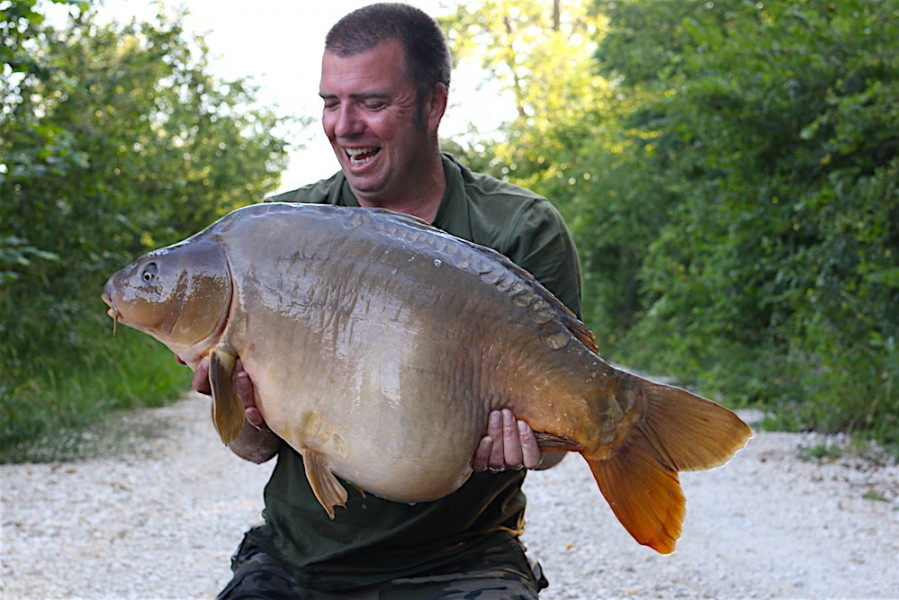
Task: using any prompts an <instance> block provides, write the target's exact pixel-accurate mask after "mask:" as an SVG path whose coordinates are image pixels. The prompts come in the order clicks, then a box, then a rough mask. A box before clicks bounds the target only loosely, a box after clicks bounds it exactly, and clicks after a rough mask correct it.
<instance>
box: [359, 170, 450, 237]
mask: <svg viewBox="0 0 899 600" xmlns="http://www.w3.org/2000/svg"><path fill="white" fill-rule="evenodd" d="M445 191H446V174H445V173H444V169H443V160H442V158H440V159H439V162H438V164H437V165H436V166H435V168H433V169H430V174H429V175H428V176H426V177H423V178H421V179H420V181H419V183H417V184H416V185H415V186H413V187H410V188H409V189H408V190H407V191H405V192H404V193H403V194H402V196H399V197H392V198H386V199H383V200H382V199H380V198H378V199H372V198H365V197H363V196H360V195H358V194H357V198H358V200H359V205H360V206H364V207H366V208H386V209H389V210H393V211H396V212H401V213H406V214H408V215H413V216H416V217H418V218H419V219H422V220H424V221H426V222H428V223H433V222H434V219H436V218H437V211H439V210H440V203H441V202H442V201H443V194H444V192H445Z"/></svg>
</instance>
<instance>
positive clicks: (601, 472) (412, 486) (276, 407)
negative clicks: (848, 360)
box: [103, 203, 751, 553]
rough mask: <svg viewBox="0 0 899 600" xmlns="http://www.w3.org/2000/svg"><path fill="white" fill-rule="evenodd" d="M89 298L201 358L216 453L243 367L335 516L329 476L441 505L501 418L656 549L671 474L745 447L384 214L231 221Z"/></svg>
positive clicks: (519, 279)
mask: <svg viewBox="0 0 899 600" xmlns="http://www.w3.org/2000/svg"><path fill="white" fill-rule="evenodd" d="M103 300H104V301H105V302H106V303H107V304H108V305H109V307H110V308H109V311H108V312H109V315H110V316H111V317H112V318H113V319H114V320H115V322H116V323H118V322H122V323H124V324H125V325H128V326H130V327H133V328H135V329H138V330H140V331H143V332H146V333H148V334H149V335H151V336H153V337H154V338H156V339H157V340H159V341H160V342H162V343H163V344H165V345H166V346H168V347H169V348H170V349H171V350H172V351H173V352H175V353H176V354H177V355H178V356H179V357H180V358H181V359H182V360H183V361H184V362H185V363H186V364H188V365H189V366H191V367H193V368H196V366H197V365H198V363H199V362H200V361H201V360H202V359H203V358H204V357H207V356H208V357H209V358H210V380H211V385H212V392H213V404H214V421H215V425H216V428H217V429H218V432H219V435H220V436H221V438H222V441H223V442H224V443H225V444H228V443H230V442H232V441H233V440H234V439H235V438H236V436H237V434H238V432H239V431H240V429H241V427H242V426H243V422H244V411H243V405H242V403H241V401H240V399H239V398H238V397H237V394H236V393H235V391H234V389H233V386H232V377H231V375H232V371H233V369H234V364H235V361H236V360H237V359H238V358H240V359H241V360H242V361H243V365H244V368H245V369H246V371H247V373H248V374H249V376H250V378H251V379H252V381H253V382H254V383H255V385H256V388H257V391H258V397H259V409H260V411H261V412H262V414H263V416H264V417H265V420H266V423H267V424H268V426H269V427H270V428H271V430H272V431H274V432H275V433H276V434H277V435H279V436H280V437H282V438H283V439H284V440H286V442H287V443H289V444H290V445H291V446H292V447H293V448H295V449H296V450H297V451H298V452H299V453H300V454H302V455H303V459H304V464H305V469H306V476H307V477H308V479H309V482H310V484H311V486H312V488H313V490H314V492H315V494H316V497H317V498H318V500H319V501H320V502H321V504H322V506H323V507H324V509H325V510H326V511H327V512H328V513H329V515H331V517H332V518H333V517H334V514H335V512H334V507H335V506H339V505H343V503H344V502H345V501H346V498H347V492H346V489H345V488H344V485H343V483H342V482H341V481H339V480H338V479H337V477H338V476H339V477H340V478H342V479H343V480H345V481H346V482H349V483H351V484H352V485H355V486H357V487H359V488H360V489H362V490H364V491H366V492H369V493H372V494H375V495H377V496H380V497H383V498H385V499H388V500H394V501H397V502H407V503H411V502H424V501H430V500H436V499H438V498H441V497H443V496H445V495H447V494H450V493H451V492H453V491H454V490H456V489H457V488H458V487H459V486H461V485H462V483H464V482H465V480H466V479H467V478H468V477H469V475H470V474H471V465H470V463H471V460H472V457H473V455H474V452H475V448H476V447H477V445H478V443H479V441H480V439H481V437H482V436H483V435H484V432H485V430H486V424H487V415H488V413H489V412H490V411H491V410H492V409H501V408H509V409H511V410H512V411H513V412H514V413H515V415H516V416H517V417H518V418H519V419H522V420H524V421H526V422H527V423H528V424H529V425H530V426H531V427H532V428H533V430H534V431H535V432H537V433H538V439H540V443H541V446H542V447H543V448H544V449H553V450H559V451H573V452H579V453H580V454H581V455H582V456H583V457H584V458H585V459H586V461H587V463H588V464H589V465H590V469H591V471H592V472H593V475H594V477H595V479H596V481H597V483H598V484H599V488H600V490H601V491H602V494H603V495H604V496H605V498H606V500H607V501H608V502H609V504H610V505H611V507H612V510H613V511H614V513H615V514H616V516H617V517H618V519H619V520H620V521H621V523H622V524H623V525H624V527H625V528H626V529H627V530H628V531H629V532H630V533H631V535H632V536H633V537H634V538H635V539H636V540H637V541H638V542H640V543H641V544H645V545H648V546H650V547H652V548H654V549H655V550H657V551H659V552H662V553H669V552H672V551H673V550H674V547H675V542H676V541H677V538H678V537H679V536H680V531H681V523H682V521H683V518H684V513H685V500H684V496H683V493H682V491H681V487H680V483H679V481H678V471H682V470H699V469H709V468H712V467H716V466H719V465H722V464H723V463H725V462H726V461H728V460H729V459H730V458H731V456H732V455H733V454H734V453H735V452H736V451H738V450H739V449H740V448H742V447H743V446H744V445H745V444H746V442H747V440H748V439H749V438H750V436H751V430H750V428H749V427H748V426H747V425H746V424H745V423H744V422H743V421H741V420H740V419H739V418H738V417H737V416H736V415H735V414H734V413H733V412H731V411H729V410H727V409H725V408H723V407H721V406H719V405H718V404H715V403H713V402H710V401H708V400H705V399H703V398H700V397H699V396H696V395H694V394H692V393H690V392H688V391H685V390H683V389H680V388H676V387H671V386H667V385H662V384H659V383H655V382H652V381H649V380H647V379H644V378H641V377H638V376H636V375H634V374H631V373H628V372H626V371H624V370H622V369H620V368H618V367H616V366H614V365H612V364H610V363H608V362H606V361H604V360H603V359H602V358H601V357H600V355H599V353H598V351H597V348H596V344H595V342H594V338H593V335H592V334H591V333H590V331H589V330H588V329H587V328H586V326H585V325H584V324H583V323H581V322H580V321H579V320H578V319H577V318H575V317H574V316H573V315H572V314H571V313H570V312H569V311H568V310H566V309H565V307H564V306H563V305H562V304H561V302H559V301H558V300H557V299H556V298H555V297H554V296H553V295H552V294H551V293H550V292H548V291H547V290H546V289H545V288H544V287H543V286H541V285H540V284H539V283H538V282H537V281H536V280H535V279H534V278H533V277H531V276H530V275H529V274H527V273H526V272H525V271H523V270H522V269H520V268H519V267H517V266H516V265H514V264H513V263H512V262H511V261H509V260H508V259H506V258H505V257H503V256H501V255H500V254H498V253H496V252H494V251H493V250H490V249H487V248H484V247H481V246H477V245H475V244H471V243H469V242H466V241H463V240H460V239H458V238H455V237H453V236H450V235H448V234H446V233H444V232H441V231H439V230H437V229H435V228H433V227H430V226H429V225H427V224H425V223H424V222H422V221H420V220H418V219H416V218H414V217H410V216H407V215H401V214H397V213H393V212H389V211H383V210H372V209H364V208H363V209H353V208H340V207H333V206H318V205H303V204H286V203H262V204H255V205H251V206H247V207H245V208H241V209H239V210H236V211H234V212H232V213H230V214H228V215H226V216H224V217H223V218H221V219H220V220H219V221H217V222H215V223H214V224H212V225H211V226H209V227H208V228H207V229H205V230H204V231H202V232H200V233H198V234H196V235H194V236H192V237H190V238H188V239H186V240H184V241H183V242H180V243H178V244H174V245H172V246H169V247H167V248H162V249H160V250H156V251H154V252H151V253H150V254H148V255H146V256H144V257H143V258H141V259H139V260H137V261H136V262H134V263H133V264H131V265H130V266H128V267H126V268H125V269H123V270H122V271H120V272H118V273H116V274H115V275H113V276H112V277H111V278H110V279H109V281H108V282H107V284H106V287H105V290H104V293H103Z"/></svg>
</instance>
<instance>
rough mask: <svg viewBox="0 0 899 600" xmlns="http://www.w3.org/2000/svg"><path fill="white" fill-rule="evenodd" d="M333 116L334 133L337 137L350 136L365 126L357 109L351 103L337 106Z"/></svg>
mask: <svg viewBox="0 0 899 600" xmlns="http://www.w3.org/2000/svg"><path fill="white" fill-rule="evenodd" d="M333 118H334V122H333V127H334V135H335V136H337V137H351V136H353V135H355V134H358V133H360V132H361V131H362V130H363V129H364V128H365V124H364V122H363V121H362V119H361V115H360V114H359V110H358V109H357V108H356V107H354V106H352V105H350V106H347V105H343V106H341V107H340V108H338V109H337V111H335V114H334V115H333Z"/></svg>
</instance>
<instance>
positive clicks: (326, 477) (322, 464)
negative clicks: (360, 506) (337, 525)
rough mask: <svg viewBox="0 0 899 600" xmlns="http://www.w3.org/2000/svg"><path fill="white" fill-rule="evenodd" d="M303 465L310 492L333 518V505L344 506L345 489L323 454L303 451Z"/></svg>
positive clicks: (345, 498)
mask: <svg viewBox="0 0 899 600" xmlns="http://www.w3.org/2000/svg"><path fill="white" fill-rule="evenodd" d="M302 454H303V466H304V468H305V469H306V479H308V480H309V485H310V486H311V487H312V493H314V494H315V497H316V499H318V501H319V503H320V504H321V505H322V507H323V508H324V509H325V511H326V512H327V513H328V516H329V517H331V518H332V519H333V518H334V507H335V506H346V501H347V497H348V495H347V491H346V488H344V487H343V485H342V484H341V483H340V481H339V480H338V479H337V477H335V476H334V473H332V472H331V469H330V468H329V467H328V465H327V462H326V461H325V456H324V454H322V453H320V452H316V451H315V450H309V449H308V448H307V449H306V450H304V451H303V453H302Z"/></svg>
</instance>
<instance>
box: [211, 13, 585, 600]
mask: <svg viewBox="0 0 899 600" xmlns="http://www.w3.org/2000/svg"><path fill="white" fill-rule="evenodd" d="M450 70H451V62H450V55H449V50H448V48H447V45H446V40H445V38H444V36H443V33H442V32H441V31H440V28H439V26H438V25H437V23H436V22H435V21H434V20H433V19H432V18H431V17H429V16H428V15H427V14H425V13H423V12H421V11H420V10H418V9H416V8H412V7H410V6H407V5H402V4H375V5H371V6H368V7H365V8H362V9H359V10H357V11H354V12H352V13H350V14H348V15H347V16H345V17H344V18H343V19H341V20H340V21H339V22H338V23H337V24H335V25H334V27H333V28H332V29H331V31H330V32H329V34H328V36H327V38H326V41H325V52H324V56H323V59H322V73H321V84H320V88H319V94H320V95H321V98H322V101H323V103H324V105H323V111H322V125H323V127H324V130H325V133H326V134H327V137H328V139H329V141H330V143H331V146H332V148H333V150H334V153H335V154H336V156H337V159H338V160H339V162H340V167H341V169H340V171H339V172H338V173H336V174H335V175H333V176H332V177H330V178H328V179H326V180H323V181H319V182H316V183H313V184H310V185H308V186H304V187H302V188H300V189H298V190H294V191H292V192H288V193H285V194H281V195H279V196H277V197H274V198H270V199H269V200H273V201H282V202H312V203H327V204H333V205H338V206H363V207H371V208H386V209H390V210H394V211H398V212H403V213H408V214H412V215H415V216H417V217H420V218H421V219H423V220H425V221H427V222H429V223H432V224H433V225H434V226H436V227H438V228H441V229H443V230H444V231H447V232H449V233H451V234H453V235H455V236H458V237H461V238H464V239H467V240H469V241H473V242H475V243H478V244H481V245H484V246H489V247H491V248H494V249H495V250H497V251H499V252H501V253H503V254H505V255H506V256H508V257H509V258H510V259H512V260H513V261H514V262H516V263H517V264H518V265H520V266H521V267H523V268H525V269H526V270H528V271H529V272H530V273H532V274H533V275H534V276H535V277H536V278H537V279H538V280H539V281H540V282H541V283H542V284H543V285H544V286H546V287H547V288H548V289H549V290H550V291H552V292H553V293H554V294H555V295H556V296H557V297H559V299H560V300H562V302H563V303H564V304H565V305H566V306H568V308H569V309H571V310H572V311H573V312H574V313H576V314H579V311H580V274H579V267H578V260H577V254H576V252H575V248H574V244H573V242H572V240H571V236H570V234H569V233H568V230H567V228H566V227H565V224H564V223H563V221H562V219H561V217H560V216H559V214H558V212H557V211H556V210H555V209H554V208H553V207H552V205H551V204H550V203H549V202H548V201H547V200H546V199H545V198H541V197H539V196H537V195H536V194H534V193H532V192H530V191H528V190H526V189H523V188H521V187H517V186H514V185H511V184H508V183H505V182H502V181H500V180H497V179H494V178H492V177H489V176H487V175H483V174H478V173H474V172H472V171H471V170H469V169H467V168H466V167H464V166H463V165H462V164H460V163H459V162H458V161H457V160H456V159H455V158H454V157H452V156H450V155H449V154H445V153H442V152H441V150H440V145H439V141H438V133H437V131H438V127H439V125H440V121H441V119H442V118H443V114H444V111H445V110H446V106H447V98H448V94H449V85H450ZM453 318H460V316H457V315H447V319H453ZM461 318H464V316H461ZM390 354H391V350H390V348H385V349H384V355H385V360H389V357H390ZM297 368H302V364H298V365H297ZM237 385H238V389H239V390H241V397H242V399H243V402H244V405H245V407H246V420H247V424H246V425H245V426H244V428H243V430H242V431H241V434H240V437H239V438H238V440H237V441H236V442H234V443H233V444H232V445H231V446H230V448H231V450H232V451H234V452H235V453H236V454H237V455H239V456H241V457H243V458H246V459H247V460H253V461H255V462H263V461H266V460H269V459H270V458H272V457H274V456H276V455H277V457H278V458H277V460H278V462H277V465H276V467H275V469H274V472H273V473H272V478H271V480H270V482H269V484H268V485H267V486H266V489H265V511H264V513H263V517H264V521H265V522H264V524H263V525H261V526H260V527H256V528H254V529H252V530H250V531H249V532H248V533H247V534H246V536H245V538H244V541H243V543H242V544H241V545H240V547H239V548H238V551H237V553H236V554H235V556H234V558H233V560H232V569H233V571H234V577H233V579H232V581H231V582H230V583H229V584H228V586H227V587H226V588H225V589H224V590H223V591H222V593H221V594H220V596H219V597H220V598H229V599H234V598H310V599H331V598H360V599H361V598H397V599H399V598H416V599H417V598H469V597H477V598H479V599H489V598H495V599H500V598H501V599H503V600H508V599H511V598H536V597H537V594H538V592H539V590H540V589H541V588H542V587H545V585H546V580H545V579H544V578H543V576H542V574H541V573H540V569H539V566H538V565H536V563H534V562H532V561H529V560H528V559H527V558H526V556H525V553H524V548H523V547H522V545H521V543H520V542H519V539H518V538H519V536H520V534H521V533H522V531H523V528H524V507H525V497H524V494H523V493H522V491H521V484H522V482H523V481H524V477H525V473H526V471H527V470H528V469H537V468H548V467H550V466H553V465H554V464H556V463H558V462H559V460H560V459H561V456H562V454H561V453H555V454H552V453H550V454H546V455H543V454H542V453H541V450H540V448H539V446H538V445H537V442H536V440H535V436H534V432H533V431H531V429H530V427H528V426H527V425H526V424H525V423H524V422H522V421H518V420H517V419H516V418H515V416H514V415H513V414H512V413H511V412H509V411H508V410H505V411H501V412H499V411H497V412H493V413H491V414H490V416H489V419H488V422H487V423H485V424H484V433H485V435H484V438H483V439H482V441H481V444H480V446H479V447H478V450H477V452H476V453H475V456H473V457H472V467H473V469H474V470H475V471H476V472H475V474H474V475H473V476H472V477H471V478H470V479H469V480H468V481H467V483H465V485H463V486H462V487H461V488H460V489H459V490H457V491H456V492H454V493H453V494H451V495H449V496H447V497H445V498H443V499H441V500H438V501H436V502H426V503H419V504H416V505H406V504H400V503H395V502H388V501H386V500H381V499H379V498H377V497H373V496H371V495H363V494H361V493H359V492H358V491H357V490H355V489H353V488H351V487H349V489H348V492H349V495H350V497H349V500H348V502H347V505H346V509H345V510H340V511H339V512H338V513H337V516H336V518H335V519H334V520H330V519H329V518H328V517H327V516H326V515H325V513H324V511H322V510H321V506H320V505H319V503H318V501H317V500H316V498H315V496H314V495H313V493H312V491H311V489H310V488H309V485H308V483H307V480H306V478H305V476H304V475H303V473H304V468H303V462H302V461H303V459H302V456H300V455H299V454H298V453H297V452H295V451H294V450H293V449H291V448H290V447H289V446H288V445H287V444H286V443H283V442H282V441H281V440H280V439H279V438H277V437H276V436H274V435H273V434H272V433H271V432H269V431H268V429H267V428H266V427H265V424H264V422H263V421H262V418H261V416H260V413H259V411H258V410H257V409H256V407H255V395H254V389H253V386H252V382H250V381H249V378H248V376H247V375H246V373H245V372H243V371H240V370H239V371H238V374H237ZM194 387H195V388H196V389H197V390H198V391H201V392H206V393H208V390H209V385H208V368H207V367H205V366H201V367H200V368H198V369H197V374H196V377H195V378H194Z"/></svg>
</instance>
